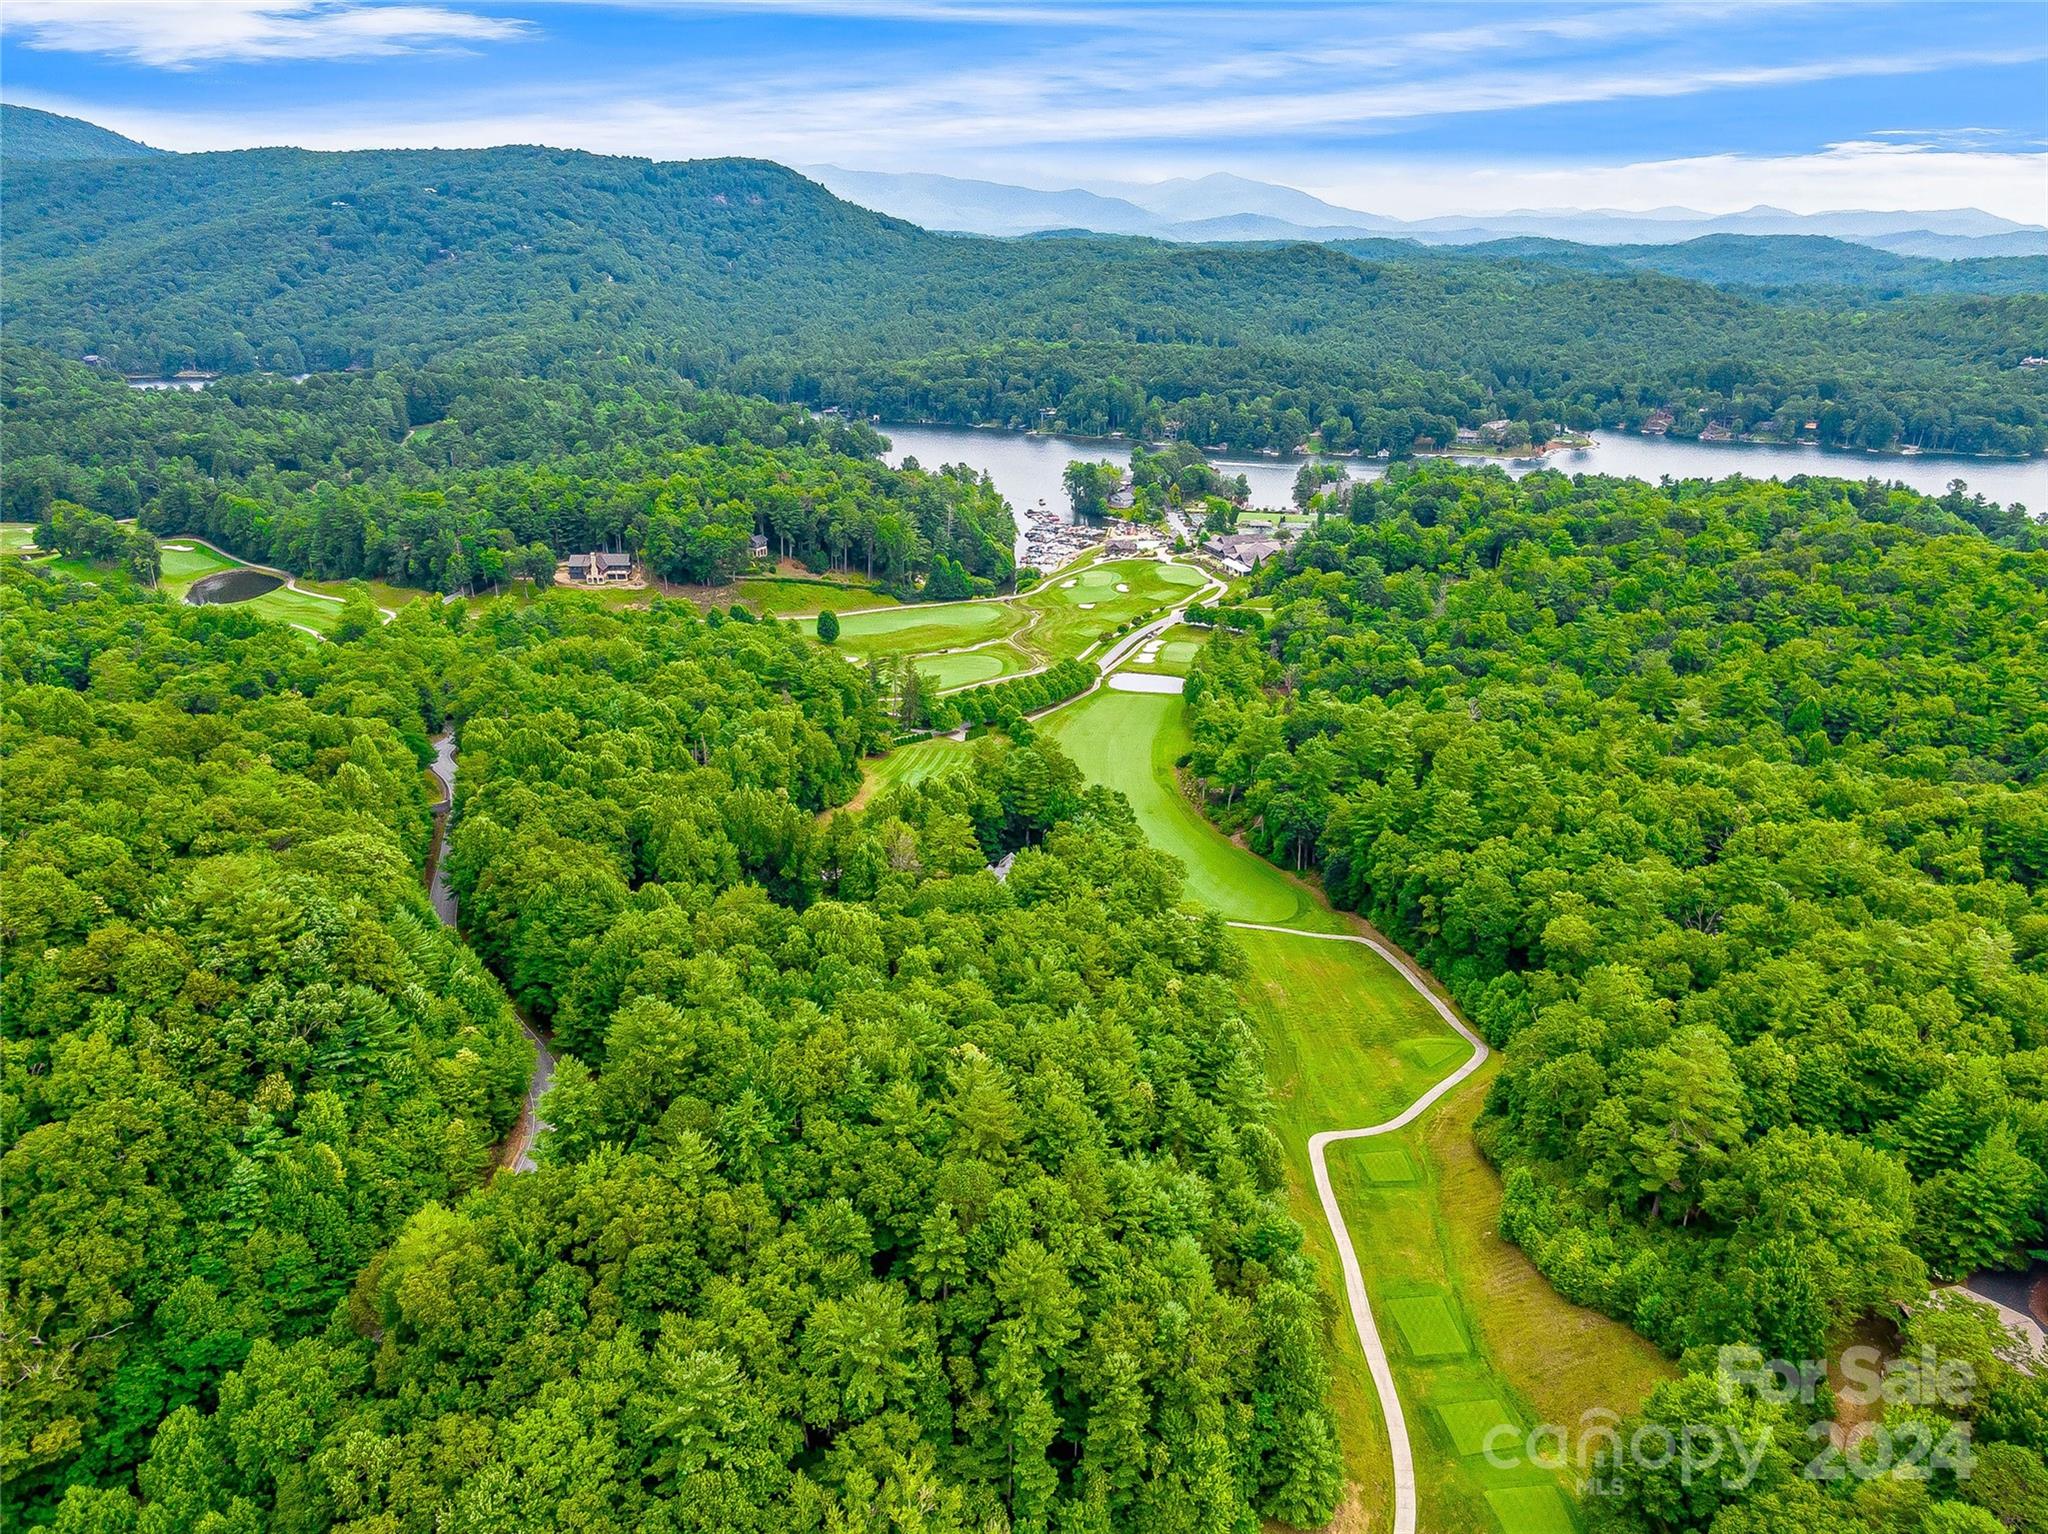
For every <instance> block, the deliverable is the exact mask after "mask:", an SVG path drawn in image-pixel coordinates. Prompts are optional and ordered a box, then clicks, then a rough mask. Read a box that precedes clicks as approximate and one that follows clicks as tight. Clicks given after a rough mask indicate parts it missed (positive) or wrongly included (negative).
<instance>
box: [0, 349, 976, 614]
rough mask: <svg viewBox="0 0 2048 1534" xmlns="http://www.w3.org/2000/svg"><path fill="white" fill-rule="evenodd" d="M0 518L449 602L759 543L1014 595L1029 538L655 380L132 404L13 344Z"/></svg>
mask: <svg viewBox="0 0 2048 1534" xmlns="http://www.w3.org/2000/svg"><path fill="white" fill-rule="evenodd" d="M0 375H4V376H0V432H4V434H5V438H6V442H7V449H8V454H9V472H8V475H7V479H6V483H5V485H4V487H0V510H4V513H5V515H6V516H7V517H9V518H11V519H14V520H20V521H30V522H40V521H43V520H45V519H46V518H47V517H48V515H49V513H50V508H51V507H52V505H53V504H56V503H58V502H66V501H68V502H72V503H75V504H78V505H83V506H86V507H88V508H90V509H91V510H94V511H97V512H100V513H102V514H104V515H106V516H110V517H115V518H127V517H138V518H139V519H140V523H141V525H142V526H143V527H144V528H146V529H149V530H151V531H153V532H156V533H159V534H162V535H164V536H171V535H174V534H195V535H197V536H199V537H203V538H207V539H209V540H211V541H213V542H215V543H217V544H219V545H221V546H223V547H225V548H227V549H229V550H231V551H233V552H234V553H236V554H238V555H240V556H242V557H244V558H247V559H251V560H255V561H257V562H259V563H264V564H271V565H276V566H278V567H280V568H283V569H287V570H290V571H292V572H294V573H297V574H302V575H312V576H318V577H326V578H333V579H350V578H354V577H357V576H365V577H375V578H381V579H386V580H390V581H395V582H397V583H399V584H401V585H416V586H425V587H429V588H432V589H436V590H443V591H459V590H465V589H470V588H472V587H474V588H479V589H481V588H485V587H490V586H494V585H497V584H498V583H499V582H501V581H503V580H505V579H508V578H510V577H514V576H529V575H531V576H538V577H540V578H542V579H545V578H546V577H547V576H548V575H549V574H551V573H552V570H553V568H554V563H555V561H556V560H557V559H560V558H562V557H565V556H567V555H569V554H571V553H575V552H580V551H583V550H587V549H591V548H625V549H630V550H631V551H633V552H634V553H635V554H637V555H639V556H640V558H641V559H642V561H643V562H644V564H645V567H646V568H647V569H648V570H649V571H650V572H651V573H652V574H654V575H655V576H657V577H660V578H662V579H665V580H671V581H682V582H723V581H729V580H730V579H731V578H732V577H733V576H734V575H735V574H736V573H738V572H739V571H741V570H744V569H746V568H747V566H748V565H749V563H750V561H751V559H752V554H751V549H750V544H749V540H750V539H751V538H752V537H753V536H754V535H755V534H757V533H758V534H760V535H762V536H764V537H766V538H767V539H768V540H769V548H770V552H771V553H772V554H775V555H782V556H787V557H790V558H794V559H797V560H800V561H803V562H804V563H806V564H807V565H809V566H810V567H811V568H812V569H815V570H819V571H822V570H825V569H827V568H828V567H833V566H837V567H841V568H859V569H860V570H861V571H862V572H863V573H865V574H868V575H872V576H873V577H875V578H876V579H877V580H878V581H880V582H881V583H882V584H883V585H884V586H886V587H888V588H889V589H892V590H896V591H900V592H901V593H902V594H904V595H906V596H908V595H913V594H923V595H927V596H933V597H948V598H952V597H961V596H967V595H970V594H972V593H974V592H977V591H980V592H986V591H990V590H994V589H995V588H997V587H999V586H1001V585H1003V584H1005V583H1007V582H1008V581H1009V580H1010V578H1011V576H1012V574H1013V573H1014V564H1015V561H1014V556H1013V552H1012V551H1013V549H1014V546H1015V539H1016V531H1015V524H1014V522H1013V521H1012V518H1011V514H1010V511H1009V508H1008V507H1007V506H1006V505H1004V503H1003V501H1002V498H1001V497H1000V496H999V495H997V494H996V492H995V490H994V488H993V487H992V486H991V485H989V484H988V482H987V481H986V480H985V479H983V478H981V477H980V476H977V475H972V474H968V473H965V472H957V473H951V474H942V473H937V472H933V473H924V472H920V471H918V470H910V469H904V470H897V469H889V468H886V467H884V466H883V465H882V464H881V463H880V462H879V461H878V460H879V454H880V452H881V449H882V445H883V444H882V439H881V438H880V437H879V436H877V435H876V434H875V433H874V432H873V431H871V430H870V429H869V428H868V427H866V426H865V425H863V424H860V423H858V422H852V421H845V420H840V419H836V418H831V417H827V418H818V417H814V416H812V415H811V414H809V413H808V412H806V411H804V410H802V409H799V408H794V407H791V406H788V405H776V404H772V403H770V402H769V401H767V400H763V399H758V398H746V397H741V396H736V395H731V394H724V393H719V392H715V391H709V390H699V389H696V388H694V387H692V386H691V385H689V384H688V383H686V382H684V381H682V380H679V379H677V378H676V377H675V376H674V374H673V373H669V372H665V371H663V370H659V369H655V368H652V367H647V366H638V367H634V366H611V367H606V368H593V369H590V370H588V372H587V373H586V374H585V375H584V376H583V377H582V378H580V379H563V378H558V379H541V378H520V377H510V378H508V377H504V376H501V375H499V374H498V373H496V372H494V371H493V370H491V369H489V368H487V367H484V366H481V365H478V364H475V363H471V364H469V365H466V366H463V367H459V368H443V369H422V368H414V367H405V366H401V367H395V368H389V369H379V370H377V371H376V372H375V373H346V372H345V373H332V374H316V375H313V376H312V377H309V378H307V379H305V380H303V381H300V382H294V381H292V380H289V379H285V378H280V377H277V376H274V375H265V374H249V375H240V376H236V377H233V378H229V379H224V380H222V381H221V382H220V383H219V384H218V385H216V386H215V387H214V388H211V389H208V390H205V391H203V392H186V391H168V392H156V391H142V390H135V389H130V388H127V387H125V386H124V385H123V384H122V383H121V382H120V381H119V380H118V379H112V378H109V377H108V376H107V375H106V374H105V373H104V372H102V371H100V370H97V369H92V368H86V367H82V366H80V365H79V364H77V363H68V362H61V361H58V360H56V359H53V358H50V357H48V356H46V355H44V354H41V353H38V352H35V351H32V350H30V349H27V348H21V347H8V348H6V349H4V350H0Z"/></svg>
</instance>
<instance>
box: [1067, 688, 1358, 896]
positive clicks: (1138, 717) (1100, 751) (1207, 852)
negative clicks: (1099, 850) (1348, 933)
mask: <svg viewBox="0 0 2048 1534" xmlns="http://www.w3.org/2000/svg"><path fill="white" fill-rule="evenodd" d="M1186 708H1187V705H1186V704H1185V703H1183V702H1182V700H1181V699H1180V698H1179V697H1177V696H1174V695H1172V694H1160V693H1136V692H1113V691H1110V690H1108V689H1104V690H1102V691H1100V692H1096V693H1093V694H1091V695H1090V696H1088V697H1086V698H1083V699H1082V700H1081V701H1080V702H1078V703H1076V704H1074V705H1073V706H1072V707H1071V708H1063V709H1061V710H1060V711H1059V712H1058V713H1055V714H1052V715H1049V716H1048V717H1047V718H1046V719H1045V720H1044V722H1043V723H1042V725H1041V726H1040V728H1041V729H1042V731H1043V732H1044V733H1045V734H1047V735H1049V736H1051V737H1052V739H1054V740H1056V741H1057V742H1058V743H1059V745H1060V749H1061V750H1063V751H1065V752H1066V753H1067V755H1068V756H1070V757H1072V758H1073V759H1074V762H1075V764H1076V765H1077V766H1079V767H1080V769H1081V775H1082V776H1083V777H1085V778H1086V779H1087V780H1088V781H1089V782H1091V783H1101V784H1105V785H1107V786H1108V787H1110V788H1115V789H1120V790H1121V791H1122V792H1123V795H1124V797H1125V798H1126V799H1128V800H1130V801H1131V809H1132V811H1133V812H1134V813H1135V814H1136V815H1137V817H1138V825H1139V827H1140V828H1141V829H1142V830H1143V831H1144V833H1145V839H1146V840H1147V841H1149V842H1150V843H1151V844H1152V845H1153V846H1155V847H1157V848H1159V850H1160V851H1162V852H1170V853H1172V854H1173V855H1174V856H1175V857H1177V858H1179V859H1180V861H1181V863H1182V864H1183V865H1184V866H1185V867H1186V869H1187V874H1188V882H1187V896H1188V899H1190V900H1192V901H1194V902H1196V903H1197V904H1198V905H1204V906H1207V907H1208V908H1209V909H1210V910H1212V911H1215V912H1217V913H1219V914H1220V915H1222V916H1223V917H1225V918H1226V919H1227V920H1230V921H1255V922H1266V923H1270V924H1271V925H1273V926H1276V927H1301V928H1304V929H1306V930H1309V931H1313V932H1342V931H1344V930H1345V925H1344V923H1343V921H1342V920H1341V919H1340V918H1339V917H1337V916H1336V915H1335V914H1334V913H1332V912H1331V911H1330V909H1329V908H1328V907H1327V906H1325V905H1323V903H1322V902H1321V901H1320V900H1318V899H1316V897H1315V895H1314V893H1313V892H1312V891H1311V890H1310V889H1309V887H1308V886H1307V885H1305V884H1302V883H1300V882H1298V881H1296V880H1294V879H1290V878H1288V876H1287V875H1286V874H1285V873H1283V872H1281V870H1279V869H1278V868H1275V867H1274V866H1273V865H1272V864H1271V863H1268V862H1267V861H1266V860H1265V859H1264V858H1261V857H1259V856H1257V855H1256V854H1254V853H1251V852H1247V851H1246V850H1245V849H1244V848H1242V847H1240V846H1238V845H1237V844H1236V843H1234V842H1232V841H1231V840H1230V839H1229V838H1228V837H1226V836H1224V835H1223V834H1222V833H1221V832H1220V831H1218V830H1217V829H1216V828H1215V827H1214V826H1213V825H1211V824H1210V823H1209V822H1208V821H1207V820H1206V819H1205V818H1203V815H1202V812H1201V811H1200V810H1198V809H1196V808H1195V807H1194V806H1193V805H1192V804H1189V803H1188V801H1187V799H1186V798H1185V797H1184V796H1183V795H1182V794H1181V792H1180V790H1179V789H1178V787H1177V786H1176V785H1175V783H1174V777H1173V774H1174V765H1173V764H1174V762H1175V760H1176V759H1178V758H1179V756H1180V755H1181V753H1182V752H1184V751H1186V750H1187V748H1188V732H1187V722H1186Z"/></svg>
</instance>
